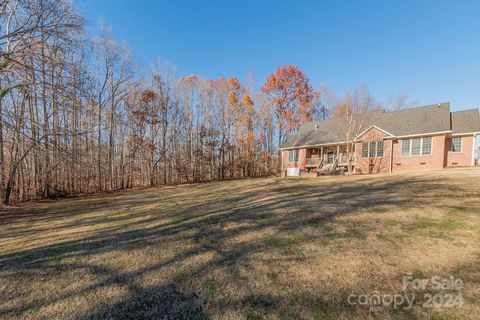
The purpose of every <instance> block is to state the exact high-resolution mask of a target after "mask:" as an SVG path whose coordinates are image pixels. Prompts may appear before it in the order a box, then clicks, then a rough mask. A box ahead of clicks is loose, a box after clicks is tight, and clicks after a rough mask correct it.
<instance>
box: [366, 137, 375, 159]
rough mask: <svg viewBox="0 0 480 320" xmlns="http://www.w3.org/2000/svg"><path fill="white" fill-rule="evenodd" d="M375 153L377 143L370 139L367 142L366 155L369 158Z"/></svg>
mask: <svg viewBox="0 0 480 320" xmlns="http://www.w3.org/2000/svg"><path fill="white" fill-rule="evenodd" d="M376 153H377V143H376V142H375V141H370V142H369V143H368V156H369V157H370V158H375V154H376Z"/></svg>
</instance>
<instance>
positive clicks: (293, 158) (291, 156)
mask: <svg viewBox="0 0 480 320" xmlns="http://www.w3.org/2000/svg"><path fill="white" fill-rule="evenodd" d="M297 161H298V150H288V162H297Z"/></svg>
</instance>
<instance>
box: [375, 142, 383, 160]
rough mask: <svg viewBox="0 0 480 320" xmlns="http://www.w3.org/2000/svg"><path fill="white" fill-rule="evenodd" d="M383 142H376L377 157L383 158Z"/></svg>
mask: <svg viewBox="0 0 480 320" xmlns="http://www.w3.org/2000/svg"><path fill="white" fill-rule="evenodd" d="M383 148H384V146H383V141H377V157H383Z"/></svg>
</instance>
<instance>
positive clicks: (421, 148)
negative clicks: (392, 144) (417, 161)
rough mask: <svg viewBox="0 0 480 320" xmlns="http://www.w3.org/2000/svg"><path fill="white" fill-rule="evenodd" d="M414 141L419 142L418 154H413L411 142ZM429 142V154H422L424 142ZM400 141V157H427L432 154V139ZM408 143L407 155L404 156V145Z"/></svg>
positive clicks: (422, 138)
mask: <svg viewBox="0 0 480 320" xmlns="http://www.w3.org/2000/svg"><path fill="white" fill-rule="evenodd" d="M414 140H420V146H419V147H418V148H419V154H413V153H412V151H413V148H414V147H413V141H414ZM426 140H430V152H429V153H424V147H425V143H424V142H425V141H426ZM401 141H402V147H401V149H400V153H401V155H402V157H425V156H426V157H428V156H431V155H432V154H433V137H421V138H408V139H401ZM407 141H408V144H409V146H408V154H405V153H404V151H406V148H405V147H404V145H405V143H406V142H407ZM415 148H417V147H415Z"/></svg>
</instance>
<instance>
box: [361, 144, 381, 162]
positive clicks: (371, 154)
mask: <svg viewBox="0 0 480 320" xmlns="http://www.w3.org/2000/svg"><path fill="white" fill-rule="evenodd" d="M362 157H364V158H376V157H383V141H370V142H364V143H363V144H362Z"/></svg>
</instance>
